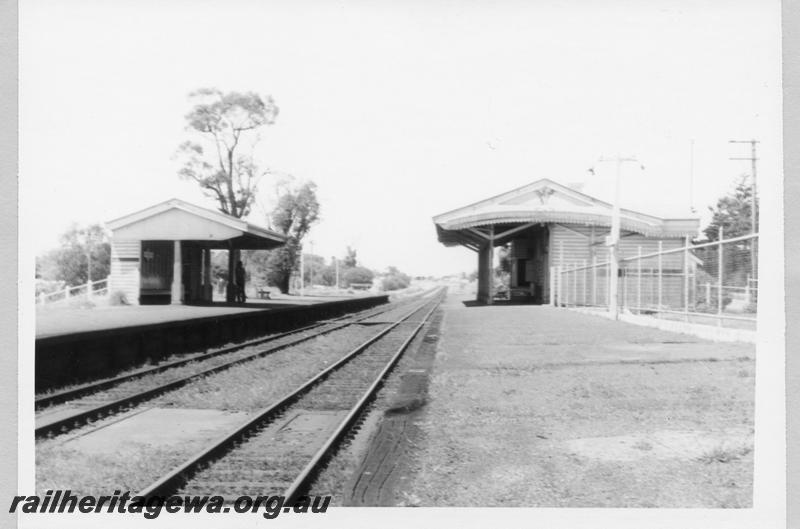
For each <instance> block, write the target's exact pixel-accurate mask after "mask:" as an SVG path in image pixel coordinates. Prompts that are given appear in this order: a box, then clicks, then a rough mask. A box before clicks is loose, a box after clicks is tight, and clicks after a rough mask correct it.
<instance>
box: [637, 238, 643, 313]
mask: <svg viewBox="0 0 800 529" xmlns="http://www.w3.org/2000/svg"><path fill="white" fill-rule="evenodd" d="M636 262H637V266H636V313H637V314H641V313H642V247H641V246H639V259H638V260H637V261H636Z"/></svg>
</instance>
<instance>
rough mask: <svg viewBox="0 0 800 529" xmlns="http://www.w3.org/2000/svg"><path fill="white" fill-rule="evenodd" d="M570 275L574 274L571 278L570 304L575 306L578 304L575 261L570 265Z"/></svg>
mask: <svg viewBox="0 0 800 529" xmlns="http://www.w3.org/2000/svg"><path fill="white" fill-rule="evenodd" d="M572 275H574V276H575V277H574V278H573V279H572V305H573V306H576V305H577V304H578V264H577V263H575V264H574V265H572Z"/></svg>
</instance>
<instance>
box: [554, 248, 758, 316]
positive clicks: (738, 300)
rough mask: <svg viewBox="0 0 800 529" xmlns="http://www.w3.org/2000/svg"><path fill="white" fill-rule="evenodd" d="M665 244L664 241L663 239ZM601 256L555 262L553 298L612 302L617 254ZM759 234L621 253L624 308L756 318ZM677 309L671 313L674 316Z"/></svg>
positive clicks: (575, 303)
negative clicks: (678, 246) (601, 258)
mask: <svg viewBox="0 0 800 529" xmlns="http://www.w3.org/2000/svg"><path fill="white" fill-rule="evenodd" d="M659 246H660V245H659ZM610 251H611V250H610V249H609V254H608V256H607V257H606V256H603V257H605V259H603V260H602V261H601V262H598V258H597V257H595V258H594V259H593V262H591V263H587V262H586V261H581V262H574V263H568V264H567V265H566V266H558V267H553V268H552V269H551V274H550V277H551V278H552V282H551V285H550V288H551V292H552V295H551V303H552V304H554V305H556V306H566V307H610V301H611V300H610V297H611V296H610V284H611V275H610V273H611V254H610ZM757 260H758V234H757V233H756V234H751V235H743V236H740V237H733V238H730V239H726V240H722V241H712V242H706V243H702V244H695V245H690V244H685V245H684V246H683V247H681V248H675V249H670V250H666V251H658V252H653V253H648V254H643V253H642V250H641V247H640V248H638V251H637V253H636V254H634V255H626V256H621V257H620V259H619V272H618V273H619V276H618V277H619V280H618V285H617V288H618V291H617V299H618V306H619V310H622V311H627V312H632V313H637V314H649V315H654V316H657V317H671V318H674V317H675V316H674V315H681V314H682V315H683V316H684V317H686V318H687V319H689V317H690V316H703V317H710V318H713V319H715V320H716V321H717V323H718V324H722V321H723V320H731V321H736V320H738V321H749V322H755V320H756V314H757V308H758V279H757V278H756V277H755V272H756V270H757V268H756V265H757ZM670 315H671V316H670Z"/></svg>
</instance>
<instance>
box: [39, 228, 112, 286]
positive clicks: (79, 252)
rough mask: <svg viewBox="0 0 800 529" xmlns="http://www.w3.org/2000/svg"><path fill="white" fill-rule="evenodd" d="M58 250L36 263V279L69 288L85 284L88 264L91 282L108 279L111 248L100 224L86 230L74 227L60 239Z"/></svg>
mask: <svg viewBox="0 0 800 529" xmlns="http://www.w3.org/2000/svg"><path fill="white" fill-rule="evenodd" d="M59 244H60V246H59V248H57V249H55V250H51V251H50V252H48V253H47V254H45V255H44V256H42V257H40V258H38V259H37V263H36V268H37V276H39V277H41V279H45V280H50V281H64V282H65V283H66V284H67V285H69V286H77V285H82V284H85V283H86V282H87V280H88V276H87V273H88V267H87V261H89V262H90V263H91V274H92V281H99V280H100V279H105V278H106V277H108V274H109V271H110V269H111V244H110V243H109V238H108V233H106V230H105V229H104V228H103V226H101V225H100V224H92V225H90V226H87V227H85V228H79V227H78V226H77V225H73V226H72V227H70V229H69V230H67V231H66V232H65V233H63V234H62V235H61V237H59Z"/></svg>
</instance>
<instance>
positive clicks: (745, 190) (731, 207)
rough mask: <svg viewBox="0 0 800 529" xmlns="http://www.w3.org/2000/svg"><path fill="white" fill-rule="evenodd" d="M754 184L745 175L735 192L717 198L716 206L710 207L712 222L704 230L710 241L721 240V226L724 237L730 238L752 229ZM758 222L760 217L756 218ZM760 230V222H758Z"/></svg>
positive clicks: (744, 233)
mask: <svg viewBox="0 0 800 529" xmlns="http://www.w3.org/2000/svg"><path fill="white" fill-rule="evenodd" d="M752 197H753V185H752V183H751V182H750V178H749V177H748V176H747V175H743V176H742V177H741V178H740V180H739V182H738V183H737V184H736V187H735V188H734V190H733V192H731V193H729V194H728V195H726V196H724V197H722V198H720V199H719V200H717V205H716V207H713V208H712V207H710V206H709V208H708V209H709V210H710V211H711V212H712V217H711V222H710V223H709V224H708V226H706V228H705V229H704V230H703V234H704V235H705V236H706V238H707V239H708V240H710V241H717V240H719V228H720V226H721V227H722V228H723V232H722V234H723V237H725V238H726V239H729V238H731V237H738V236H740V235H746V234H748V233H750V231H751V230H752V225H751V224H752V211H753V210H752V207H753V202H752ZM756 222H758V219H756ZM756 231H758V224H756Z"/></svg>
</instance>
